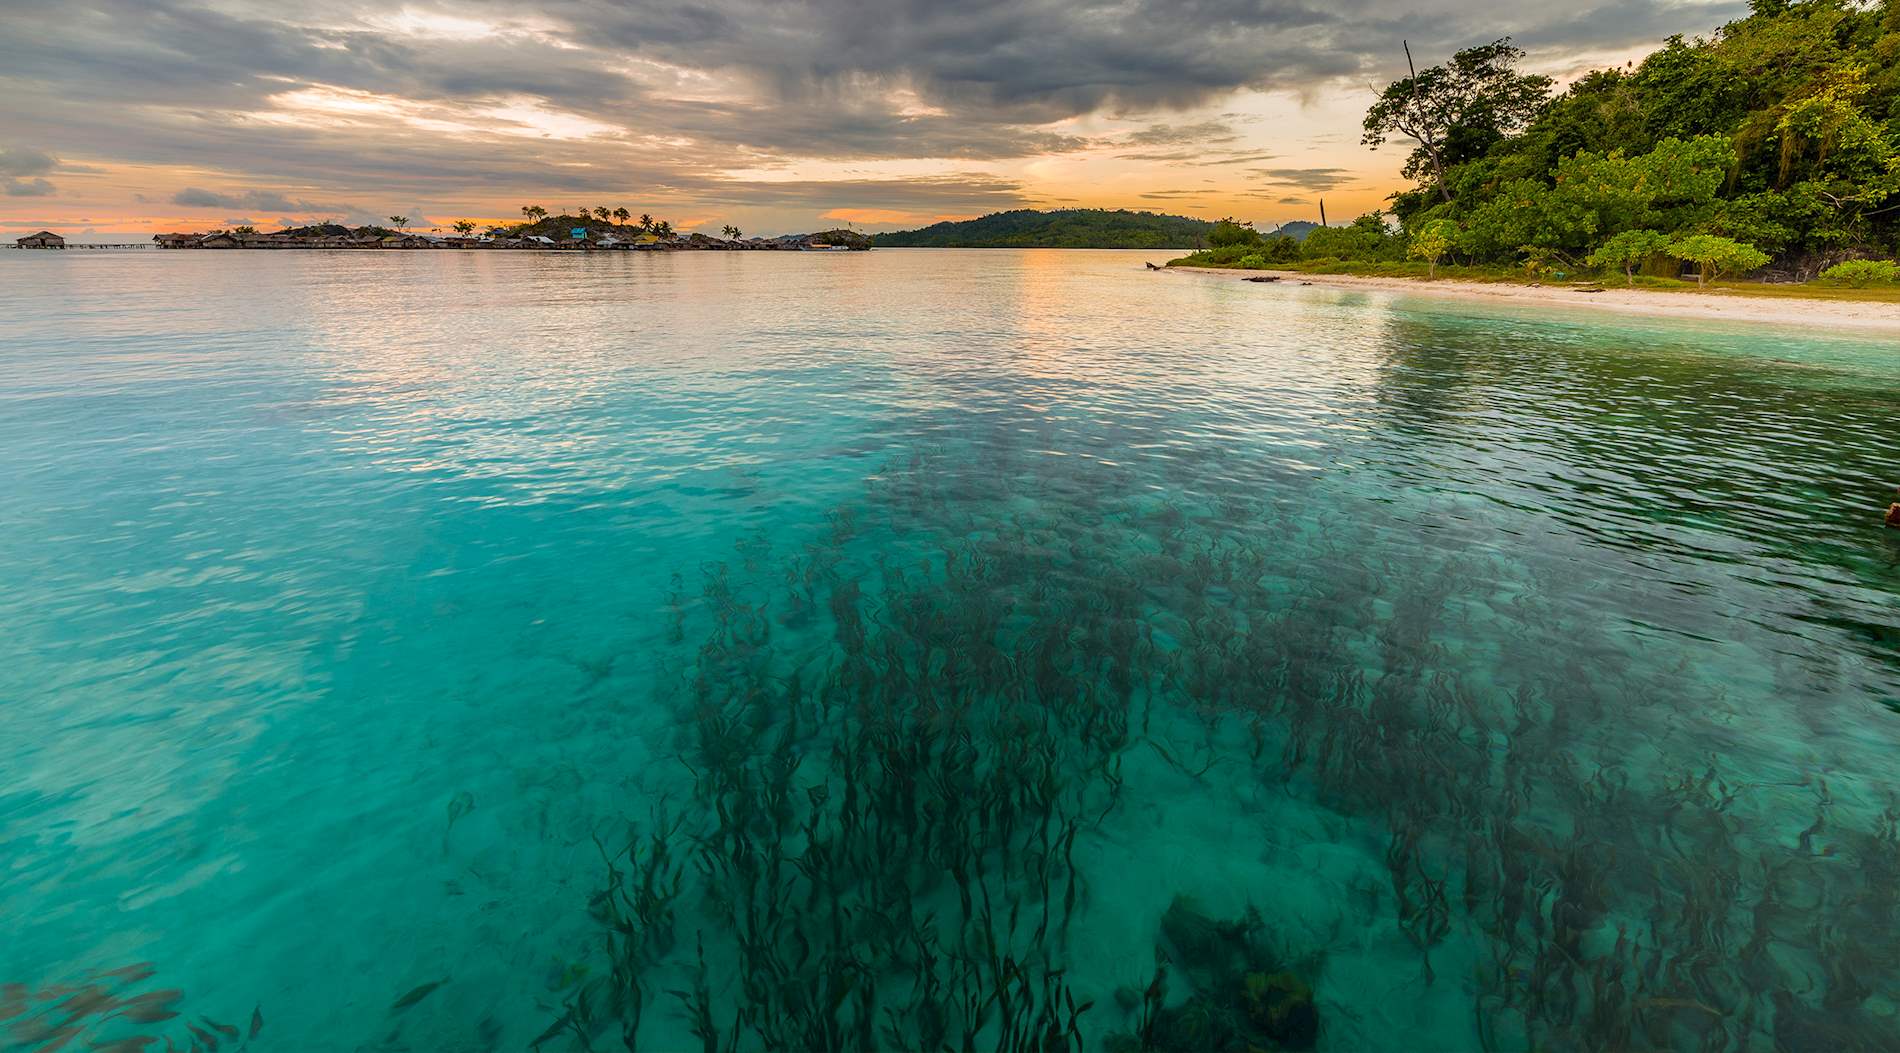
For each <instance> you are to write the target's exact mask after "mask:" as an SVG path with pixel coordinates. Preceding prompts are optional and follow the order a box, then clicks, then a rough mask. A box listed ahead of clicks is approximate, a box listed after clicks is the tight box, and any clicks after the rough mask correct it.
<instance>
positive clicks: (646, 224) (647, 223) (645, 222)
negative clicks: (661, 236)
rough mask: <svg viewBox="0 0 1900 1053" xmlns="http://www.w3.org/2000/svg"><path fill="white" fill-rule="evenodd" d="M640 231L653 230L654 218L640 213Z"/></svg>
mask: <svg viewBox="0 0 1900 1053" xmlns="http://www.w3.org/2000/svg"><path fill="white" fill-rule="evenodd" d="M640 229H641V230H652V229H653V217H652V216H649V215H647V214H646V213H645V212H642V213H640Z"/></svg>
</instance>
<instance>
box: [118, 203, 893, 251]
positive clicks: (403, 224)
mask: <svg viewBox="0 0 1900 1053" xmlns="http://www.w3.org/2000/svg"><path fill="white" fill-rule="evenodd" d="M522 212H523V213H524V214H525V215H526V217H527V219H526V222H523V223H519V224H515V225H513V226H490V227H488V228H487V229H485V230H481V231H480V232H479V233H478V230H477V228H478V227H479V226H480V225H479V224H477V223H475V222H473V221H471V220H462V221H460V222H457V223H455V224H453V225H452V226H451V228H450V230H451V231H452V233H444V232H442V231H440V230H436V231H431V232H430V233H426V234H425V233H417V232H415V231H412V230H409V229H407V218H406V217H403V216H391V217H389V219H390V224H391V225H390V226H386V227H385V226H379V225H364V226H357V227H349V226H345V225H343V224H341V223H318V224H314V225H311V226H303V227H289V228H286V229H284V230H277V231H270V232H260V231H258V230H256V229H255V228H252V227H236V228H233V229H230V230H213V231H203V232H196V233H188V234H155V235H153V236H152V241H153V242H155V243H156V244H157V245H158V247H159V248H161V249H480V250H491V249H512V250H528V251H565V252H614V251H618V252H678V251H724V252H740V251H752V252H775V251H776V252H863V251H865V250H867V249H869V248H870V247H871V239H870V238H869V237H867V236H866V235H863V234H860V233H858V232H857V231H855V230H842V229H840V230H826V231H819V232H817V233H814V234H784V235H780V236H779V237H776V238H760V237H751V238H748V237H745V236H744V235H743V232H742V231H740V230H739V229H738V228H737V227H732V226H727V227H726V228H725V229H724V230H723V231H722V232H721V233H722V235H723V236H721V237H714V236H712V235H709V234H701V233H698V232H694V233H690V234H681V233H677V232H675V231H674V230H673V225H672V224H671V223H668V222H666V221H665V220H659V221H655V220H654V219H653V218H652V217H651V216H644V215H643V216H640V217H639V218H638V219H637V220H636V219H635V218H634V217H633V216H632V215H631V214H629V213H628V212H627V210H626V209H624V208H623V209H608V208H605V207H602V208H599V209H596V210H594V211H593V212H592V213H588V214H585V215H567V214H563V215H549V214H548V212H547V210H546V209H544V208H540V207H539V206H536V205H528V206H524V207H523V208H522Z"/></svg>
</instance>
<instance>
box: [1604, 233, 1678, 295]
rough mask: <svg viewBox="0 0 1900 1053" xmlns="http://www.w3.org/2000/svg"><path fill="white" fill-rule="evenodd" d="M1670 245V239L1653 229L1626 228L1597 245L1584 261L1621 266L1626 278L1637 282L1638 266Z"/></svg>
mask: <svg viewBox="0 0 1900 1053" xmlns="http://www.w3.org/2000/svg"><path fill="white" fill-rule="evenodd" d="M1668 247H1669V239H1668V238H1666V237H1664V236H1663V235H1661V234H1658V233H1657V232H1655V231H1653V230H1626V231H1624V232H1622V233H1621V234H1618V235H1616V236H1615V237H1613V238H1611V239H1610V240H1608V241H1606V242H1604V243H1603V244H1602V245H1600V246H1598V247H1597V250H1596V251H1595V252H1592V253H1591V254H1590V255H1589V256H1588V257H1587V258H1586V259H1585V260H1584V261H1583V262H1585V263H1587V264H1589V265H1590V266H1592V267H1620V268H1622V270H1623V276H1624V279H1625V280H1626V281H1627V282H1628V283H1629V284H1630V285H1635V284H1636V268H1638V267H1640V266H1642V265H1643V264H1645V263H1647V262H1649V258H1650V257H1652V256H1655V255H1657V254H1658V253H1661V252H1662V251H1663V250H1664V249H1666V248H1668Z"/></svg>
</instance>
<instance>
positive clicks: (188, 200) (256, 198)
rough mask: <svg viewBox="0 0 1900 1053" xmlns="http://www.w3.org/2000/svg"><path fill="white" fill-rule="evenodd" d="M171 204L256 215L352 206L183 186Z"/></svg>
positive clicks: (272, 193) (266, 192)
mask: <svg viewBox="0 0 1900 1053" xmlns="http://www.w3.org/2000/svg"><path fill="white" fill-rule="evenodd" d="M172 204H174V205H183V206H185V207H187V208H225V209H236V208H241V209H249V210H252V211H256V212H324V213H330V212H349V211H351V210H352V209H354V208H355V206H353V205H333V204H323V203H319V202H315V201H293V200H291V199H290V198H288V197H285V196H284V195H283V194H281V193H279V192H278V191H275V190H247V191H245V192H243V193H241V194H219V193H216V192H214V191H210V190H203V189H200V188H198V187H190V186H188V187H186V188H185V189H183V190H180V191H179V192H178V193H176V194H173V195H172Z"/></svg>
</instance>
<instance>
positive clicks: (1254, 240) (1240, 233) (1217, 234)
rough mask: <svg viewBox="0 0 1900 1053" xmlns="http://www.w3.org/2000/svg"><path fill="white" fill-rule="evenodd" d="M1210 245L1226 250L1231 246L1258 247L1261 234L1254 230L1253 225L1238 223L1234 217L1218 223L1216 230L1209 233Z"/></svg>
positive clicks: (1215, 225)
mask: <svg viewBox="0 0 1900 1053" xmlns="http://www.w3.org/2000/svg"><path fill="white" fill-rule="evenodd" d="M1207 243H1208V245H1210V246H1212V247H1214V248H1217V249H1224V248H1226V247H1227V246H1229V245H1257V244H1259V243H1260V232H1259V231H1256V230H1254V229H1253V224H1252V223H1240V222H1236V221H1235V220H1234V218H1233V217H1232V216H1228V217H1226V218H1224V219H1221V220H1219V221H1217V222H1216V223H1215V224H1214V229H1213V230H1210V231H1208V232H1207Z"/></svg>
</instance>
